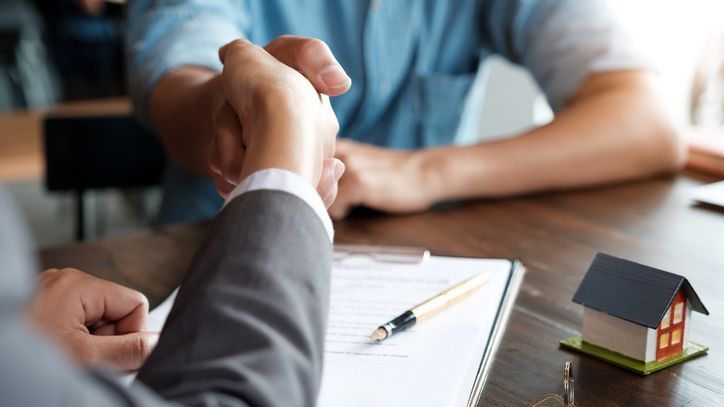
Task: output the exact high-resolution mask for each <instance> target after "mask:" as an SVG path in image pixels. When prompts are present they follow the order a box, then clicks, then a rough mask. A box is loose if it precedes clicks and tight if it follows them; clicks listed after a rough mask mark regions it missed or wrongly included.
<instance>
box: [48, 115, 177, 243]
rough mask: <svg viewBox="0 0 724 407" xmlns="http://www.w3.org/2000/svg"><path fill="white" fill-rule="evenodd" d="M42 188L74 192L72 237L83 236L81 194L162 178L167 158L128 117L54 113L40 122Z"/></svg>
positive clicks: (145, 184)
mask: <svg viewBox="0 0 724 407" xmlns="http://www.w3.org/2000/svg"><path fill="white" fill-rule="evenodd" d="M43 137H44V141H45V160H46V170H45V171H46V177H45V182H46V187H47V189H48V190H49V191H65V192H74V193H75V194H76V197H75V199H76V202H75V204H76V230H75V236H76V239H78V240H82V239H83V238H84V237H85V223H86V216H87V213H86V212H87V211H86V208H85V196H84V195H85V193H86V192H87V191H91V190H97V189H106V188H121V189H131V188H143V187H149V186H154V185H158V184H160V182H161V178H162V175H163V171H164V168H165V164H166V158H165V154H164V151H163V147H162V146H161V143H160V141H159V140H158V138H157V137H156V136H155V135H153V134H151V133H150V132H149V131H148V130H147V129H145V128H144V127H142V126H141V125H140V124H138V123H137V122H136V121H135V120H133V119H132V118H131V117H128V116H111V117H107V116H106V117H68V116H62V117H53V116H49V117H46V118H45V121H44V123H43Z"/></svg>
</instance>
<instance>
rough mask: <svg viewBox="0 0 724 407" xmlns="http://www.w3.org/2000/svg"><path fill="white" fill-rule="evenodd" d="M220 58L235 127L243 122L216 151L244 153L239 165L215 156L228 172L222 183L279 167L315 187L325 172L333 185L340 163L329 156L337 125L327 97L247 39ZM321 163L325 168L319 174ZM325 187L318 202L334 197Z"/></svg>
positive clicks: (228, 47)
mask: <svg viewBox="0 0 724 407" xmlns="http://www.w3.org/2000/svg"><path fill="white" fill-rule="evenodd" d="M219 56H220V58H221V61H222V62H223V63H224V73H223V82H224V86H225V88H226V89H234V92H228V93H227V96H226V98H227V103H228V105H229V107H230V108H231V109H232V110H233V111H234V113H235V115H236V116H237V117H238V123H243V127H239V128H238V130H239V134H237V135H235V136H233V137H234V138H235V139H236V141H234V143H236V145H234V146H233V147H230V146H227V147H224V148H220V149H217V151H218V152H219V153H221V152H224V153H227V152H232V153H233V152H234V151H236V152H240V153H241V154H242V155H241V156H240V157H238V161H237V159H234V158H232V159H231V160H227V159H225V158H224V157H219V158H218V160H219V163H221V168H227V170H221V171H220V173H221V174H222V175H223V176H224V179H225V180H227V181H229V182H230V183H238V182H240V181H241V180H243V179H244V178H246V177H247V176H249V175H250V174H252V173H253V172H255V171H258V170H260V169H265V168H281V169H286V170H289V171H292V172H295V173H297V174H299V175H301V176H302V177H304V178H306V179H307V180H308V181H309V182H310V183H311V184H312V185H314V186H319V185H320V180H321V179H322V176H323V175H325V174H326V175H325V177H327V178H329V177H330V176H331V177H332V179H333V181H334V182H333V184H336V182H337V180H338V178H339V177H340V176H341V173H342V172H343V171H344V165H343V164H342V163H341V162H339V161H338V160H335V159H333V158H332V157H333V155H334V150H335V141H336V136H337V132H338V131H339V124H338V123H337V118H336V116H335V115H334V111H332V107H331V105H330V103H329V97H328V96H326V95H320V94H319V93H317V91H316V90H315V88H314V87H313V86H312V84H311V82H310V81H309V80H308V79H307V78H305V77H304V76H302V75H301V74H300V73H299V72H298V71H296V70H294V69H292V68H290V67H289V66H287V65H285V64H283V63H282V62H280V61H279V60H277V59H276V58H275V57H274V56H272V55H271V54H270V53H268V52H267V51H266V50H265V49H264V48H261V47H258V46H256V45H254V44H252V43H250V42H248V41H245V40H236V41H233V42H231V43H229V44H228V45H226V46H224V47H222V49H221V50H220V52H219ZM229 138H230V137H229ZM227 139H228V138H227ZM212 162H214V160H213V159H212ZM325 162H326V163H328V165H327V167H328V168H327V169H326V170H323V167H324V163H325ZM224 163H233V164H232V165H224ZM323 187H324V188H323V191H321V193H322V198H328V197H329V195H330V194H331V195H333V194H334V193H335V188H334V185H331V186H330V185H323Z"/></svg>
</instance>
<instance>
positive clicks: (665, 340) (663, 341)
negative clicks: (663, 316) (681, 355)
mask: <svg viewBox="0 0 724 407" xmlns="http://www.w3.org/2000/svg"><path fill="white" fill-rule="evenodd" d="M667 346H669V334H668V333H665V334H661V337H660V338H659V349H663V348H665V347H667Z"/></svg>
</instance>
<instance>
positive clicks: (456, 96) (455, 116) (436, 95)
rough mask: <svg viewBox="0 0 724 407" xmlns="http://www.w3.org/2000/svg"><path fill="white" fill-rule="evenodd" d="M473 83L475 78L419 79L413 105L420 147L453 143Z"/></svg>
mask: <svg viewBox="0 0 724 407" xmlns="http://www.w3.org/2000/svg"><path fill="white" fill-rule="evenodd" d="M474 79H475V75H474V74H463V75H445V74H433V75H421V76H418V77H417V78H416V80H415V98H414V99H415V100H414V102H413V103H414V116H415V122H416V126H417V137H418V139H419V144H420V146H421V147H433V146H439V145H444V144H451V143H452V142H453V141H454V139H455V134H456V133H457V129H458V126H459V125H460V119H461V118H462V115H463V110H464V109H465V101H466V99H467V95H468V92H469V91H470V87H471V86H472V83H473V81H474Z"/></svg>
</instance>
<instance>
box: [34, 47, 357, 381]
mask: <svg viewBox="0 0 724 407" xmlns="http://www.w3.org/2000/svg"><path fill="white" fill-rule="evenodd" d="M272 48H273V47H272ZM220 57H221V60H222V61H223V62H224V74H223V83H222V84H223V86H224V89H226V93H225V100H224V102H223V103H222V104H221V105H220V110H218V112H217V113H218V115H220V116H219V120H218V121H217V124H218V126H217V132H216V143H217V150H216V154H215V156H214V159H213V160H212V163H215V168H216V171H217V174H219V175H220V176H222V177H223V179H224V180H227V179H228V180H230V181H231V183H234V182H239V181H240V180H242V179H244V178H245V177H246V176H248V175H250V174H252V173H253V172H255V171H259V170H262V169H266V168H281V169H286V170H289V171H292V172H294V173H296V174H298V175H300V176H301V177H303V178H305V179H306V180H307V181H309V182H310V183H311V184H312V185H316V186H318V190H319V191H321V193H323V195H322V197H323V198H326V200H327V202H328V203H331V202H332V201H333V200H334V195H336V185H337V181H338V180H339V177H340V176H341V175H342V172H343V171H344V165H343V164H342V163H341V162H339V160H336V159H334V158H332V157H333V156H334V150H335V139H336V136H337V132H338V130H339V125H338V124H337V119H336V117H335V115H334V112H333V111H332V108H331V106H330V104H329V98H328V97H327V96H324V95H319V94H318V93H317V90H315V88H314V87H313V86H312V84H311V83H310V82H309V80H307V79H306V78H305V77H304V76H302V74H300V73H299V72H297V71H296V70H294V69H292V68H291V67H289V66H287V65H285V64H283V63H281V62H280V61H279V60H277V59H276V58H274V57H273V56H272V55H270V54H269V53H268V52H267V50H265V49H263V48H260V47H258V46H255V45H253V44H251V43H249V42H247V41H243V40H238V41H234V42H232V43H230V44H228V45H226V46H225V47H223V48H222V49H221V50H220ZM240 67H243V69H239V68H240ZM322 77H324V75H323V76H322ZM232 90H233V91H232ZM225 115H229V116H233V120H232V117H228V118H227V117H226V116H225ZM227 119H228V120H227ZM228 151H235V152H241V155H240V156H239V155H233V154H231V155H230V154H226V152H228ZM325 164H326V165H325ZM224 188H226V187H225V186H224V185H223V184H221V185H220V189H222V190H224ZM28 315H29V319H30V320H31V321H32V322H33V323H34V324H35V325H36V326H38V327H39V328H40V329H42V330H44V331H45V332H46V333H48V334H49V335H50V336H51V337H53V338H55V339H56V341H58V342H59V343H61V344H62V345H63V346H64V347H65V348H66V350H67V351H68V353H69V354H70V355H71V356H72V357H74V358H75V359H76V360H77V361H78V362H80V363H81V364H88V365H97V364H103V365H111V366H115V367H117V368H119V369H121V370H134V369H138V368H139V367H140V366H141V365H142V364H143V362H144V361H145V359H146V358H147V357H148V355H149V354H150V352H151V351H152V349H153V347H154V346H155V344H156V341H157V338H158V333H149V332H144V329H145V325H146V319H147V316H148V301H147V300H146V298H145V297H144V296H143V294H141V293H139V292H137V291H134V290H132V289H129V288H126V287H123V286H120V285H118V284H115V283H111V282H108V281H104V280H101V279H99V278H95V277H92V276H90V275H88V274H85V273H83V272H80V271H78V270H75V269H63V270H58V269H50V270H46V271H45V272H43V273H42V274H41V276H40V278H39V284H38V293H37V295H36V296H35V298H34V300H33V301H32V303H31V304H30V307H29V310H28Z"/></svg>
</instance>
